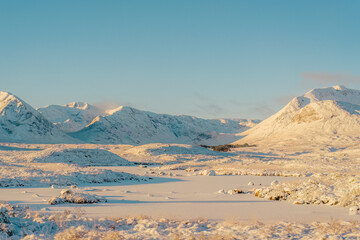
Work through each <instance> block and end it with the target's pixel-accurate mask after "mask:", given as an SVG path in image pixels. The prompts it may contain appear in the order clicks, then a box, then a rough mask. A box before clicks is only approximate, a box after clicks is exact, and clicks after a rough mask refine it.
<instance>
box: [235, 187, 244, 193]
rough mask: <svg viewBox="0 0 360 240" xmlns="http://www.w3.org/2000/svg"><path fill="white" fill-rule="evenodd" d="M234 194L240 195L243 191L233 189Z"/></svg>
mask: <svg viewBox="0 0 360 240" xmlns="http://www.w3.org/2000/svg"><path fill="white" fill-rule="evenodd" d="M234 193H236V194H240V193H244V191H243V190H240V189H237V188H235V189H234Z"/></svg>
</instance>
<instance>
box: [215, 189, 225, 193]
mask: <svg viewBox="0 0 360 240" xmlns="http://www.w3.org/2000/svg"><path fill="white" fill-rule="evenodd" d="M216 193H220V194H225V190H224V189H220V190H219V191H217V192H216Z"/></svg>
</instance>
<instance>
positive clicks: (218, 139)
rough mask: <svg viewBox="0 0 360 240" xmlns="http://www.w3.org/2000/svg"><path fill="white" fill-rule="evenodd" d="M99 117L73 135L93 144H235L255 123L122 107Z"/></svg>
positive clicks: (72, 134)
mask: <svg viewBox="0 0 360 240" xmlns="http://www.w3.org/2000/svg"><path fill="white" fill-rule="evenodd" d="M108 114H109V115H108V116H98V117H96V118H95V119H94V120H93V122H92V123H91V124H89V125H88V126H87V127H85V128H84V129H82V130H80V131H78V132H75V133H71V136H73V137H75V138H78V139H81V140H82V141H85V142H90V143H110V144H145V143H185V144H209V143H210V144H218V143H224V141H225V143H226V141H227V142H231V141H234V140H235V139H236V138H235V136H234V134H235V133H239V132H242V131H244V130H246V129H248V128H249V127H252V126H253V125H255V124H256V123H257V121H252V120H224V119H222V120H205V119H200V118H195V117H191V116H172V115H166V114H156V113H152V112H146V111H140V110H137V109H134V108H131V107H123V106H122V107H119V108H117V109H114V110H112V111H109V112H108Z"/></svg>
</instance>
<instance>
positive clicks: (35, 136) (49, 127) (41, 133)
mask: <svg viewBox="0 0 360 240" xmlns="http://www.w3.org/2000/svg"><path fill="white" fill-rule="evenodd" d="M0 141H6V142H31V143H49V142H53V143H55V142H64V141H68V142H71V141H74V139H71V138H70V137H69V136H67V135H66V134H65V133H63V132H62V131H60V130H59V129H58V128H57V127H56V126H54V125H53V124H52V123H51V122H49V121H48V120H47V119H46V118H44V117H43V116H42V115H41V114H40V112H38V111H36V110H35V109H34V108H33V107H31V106H30V105H29V104H27V103H26V102H24V101H23V100H21V99H20V98H18V97H16V96H15V95H13V94H11V93H8V92H0Z"/></svg>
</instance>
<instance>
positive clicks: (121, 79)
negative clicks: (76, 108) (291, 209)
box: [0, 0, 360, 119]
mask: <svg viewBox="0 0 360 240" xmlns="http://www.w3.org/2000/svg"><path fill="white" fill-rule="evenodd" d="M359 9H360V2H359V1H352V0H349V1H333V0H323V1H322V0H316V1H312V0H301V1H300V0H298V1H288V0H283V1H267V0H264V1H258V0H254V1H250V0H248V1H245V0H243V1H242V0H236V1H230V0H226V1H220V0H219V1H212V0H204V1H197V0H193V1H187V0H181V1H180V0H179V1H168V0H166V1H165V0H164V1H156V0H153V1H148V0H143V1H138V0H134V1H121V0H118V1H110V0H107V1H92V0H83V1H80V0H77V1H70V0H66V1H39V0H33V1H28V0H26V1H25V0H24V1H17V0H14V1H5V0H4V1H0V36H1V37H0V84H1V87H0V89H1V90H2V91H10V92H12V93H14V94H15V95H17V96H19V97H21V98H22V99H24V100H25V101H27V102H28V103H29V104H31V105H33V106H35V107H41V106H44V105H48V104H61V105H62V104H66V103H68V102H70V101H86V102H89V103H93V104H104V103H117V104H122V105H129V106H133V107H136V108H139V109H143V110H148V111H154V112H158V113H169V114H187V115H194V116H198V117H204V118H219V117H233V118H259V119H264V118H266V117H268V116H270V115H271V114H273V113H274V112H276V111H277V110H279V109H280V108H281V107H282V106H284V104H286V103H287V101H289V100H290V99H291V98H292V97H294V96H297V95H301V94H303V93H304V92H306V91H308V90H310V89H312V88H316V87H324V86H333V85H336V84H342V85H345V86H347V87H350V88H358V89H360V69H359V56H360V31H359V23H360V14H358V11H359Z"/></svg>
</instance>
